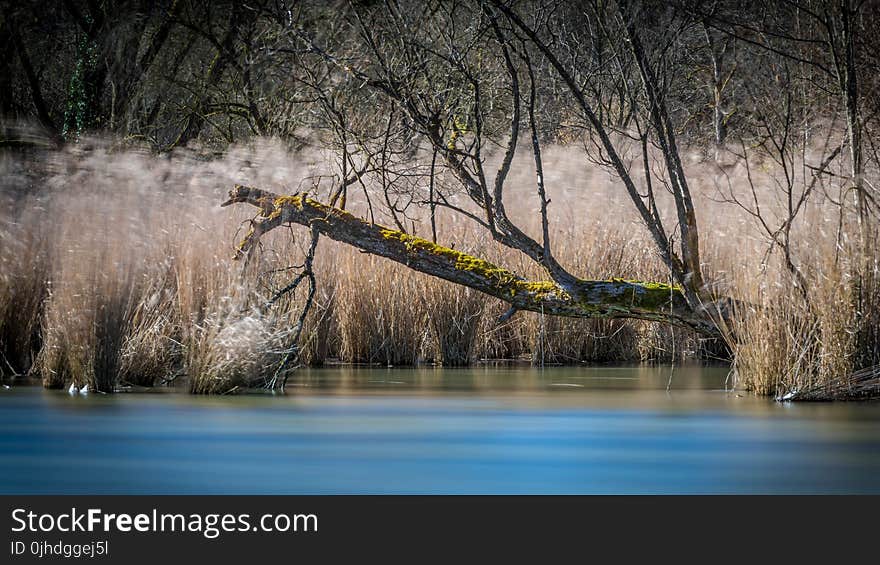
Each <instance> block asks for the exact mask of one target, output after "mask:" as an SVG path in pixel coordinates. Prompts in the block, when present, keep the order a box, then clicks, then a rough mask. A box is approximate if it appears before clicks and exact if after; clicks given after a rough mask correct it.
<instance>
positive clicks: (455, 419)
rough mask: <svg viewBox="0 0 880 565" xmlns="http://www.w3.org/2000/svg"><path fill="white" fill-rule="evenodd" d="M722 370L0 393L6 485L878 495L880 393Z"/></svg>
mask: <svg viewBox="0 0 880 565" xmlns="http://www.w3.org/2000/svg"><path fill="white" fill-rule="evenodd" d="M726 379H727V369H725V368H705V367H702V368H701V367H676V368H675V369H674V371H671V370H670V368H669V367H665V368H649V367H590V368H547V369H544V370H541V369H534V368H529V367H514V368H511V367H506V368H488V367H481V368H476V369H469V370H441V369H418V370H412V369H355V368H344V369H323V370H311V371H303V372H302V373H300V374H299V375H298V378H297V382H295V383H293V385H294V386H290V387H289V388H288V393H287V394H286V395H269V394H260V395H239V396H233V397H211V398H203V397H192V396H189V395H187V394H183V393H179V392H173V391H165V392H131V393H121V394H116V395H96V394H91V395H89V396H87V397H82V396H77V397H71V396H69V395H68V394H67V393H65V392H59V391H45V390H42V389H41V388H39V387H32V386H28V387H25V386H19V387H12V388H9V389H3V390H0V469H2V482H0V492H3V493H132V494H134V493H162V494H176V493H196V494H214V493H254V494H256V493H284V494H309V493H348V494H354V493H439V494H452V493H465V494H467V493H482V494H490V493H505V494H507V493H530V494H573V493H880V404H877V403H873V404H871V403H823V404H779V403H775V402H773V401H770V400H767V399H763V398H755V397H752V396H750V395H747V394H743V393H736V392H729V391H727V390H725V389H726V388H727V387H729V385H730V383H729V382H727V380H726Z"/></svg>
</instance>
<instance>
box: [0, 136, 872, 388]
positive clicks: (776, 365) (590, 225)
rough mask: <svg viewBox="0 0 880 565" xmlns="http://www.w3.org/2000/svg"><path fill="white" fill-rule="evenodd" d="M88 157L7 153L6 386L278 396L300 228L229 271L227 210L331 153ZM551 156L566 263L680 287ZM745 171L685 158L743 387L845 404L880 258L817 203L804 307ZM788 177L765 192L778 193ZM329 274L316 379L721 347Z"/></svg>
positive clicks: (572, 152)
mask: <svg viewBox="0 0 880 565" xmlns="http://www.w3.org/2000/svg"><path fill="white" fill-rule="evenodd" d="M83 145H84V144H83ZM83 145H80V146H79V147H73V148H71V149H68V150H66V151H65V152H62V153H51V154H46V155H42V156H40V157H39V158H36V159H33V160H26V159H23V158H21V157H16V156H13V155H12V154H6V155H4V156H2V160H0V167H2V176H3V179H4V180H3V184H2V185H0V199H2V209H0V236H2V239H0V241H2V243H0V265H2V273H0V353H2V356H3V357H2V359H0V371H2V373H3V375H4V378H10V377H11V376H15V375H24V374H28V373H29V374H31V375H34V376H37V377H39V378H41V379H42V380H43V383H44V384H45V385H46V386H49V387H67V386H69V385H70V384H71V383H74V384H76V385H77V386H83V385H86V384H88V385H89V386H90V387H92V388H96V389H99V390H113V389H114V388H116V387H119V386H127V385H135V386H155V385H161V384H164V383H167V382H171V381H175V380H180V379H185V380H186V381H187V382H188V383H189V387H190V390H192V391H193V392H197V393H225V392H230V391H234V390H237V389H239V388H244V387H250V386H259V385H261V384H263V383H264V381H265V379H266V378H267V377H268V376H271V373H272V371H273V370H274V367H275V366H276V365H277V363H278V362H279V360H280V359H281V357H282V356H283V354H284V352H285V350H286V349H287V348H288V347H290V346H291V343H290V339H291V329H290V328H291V327H292V325H293V320H294V318H295V317H296V316H297V315H298V311H299V310H298V308H299V304H300V300H299V298H300V297H296V298H294V299H291V300H286V299H285V300H282V301H280V302H279V303H277V304H276V305H275V306H273V307H271V308H267V307H266V306H265V300H266V299H267V297H268V296H271V294H272V292H273V291H274V290H277V289H278V288H280V287H281V286H283V285H284V284H285V283H286V282H287V281H288V280H289V278H290V277H291V275H290V273H291V272H293V271H292V270H291V268H290V267H291V266H294V265H296V264H298V263H299V262H301V258H302V255H303V252H304V249H303V246H304V237H305V235H304V232H303V231H302V230H299V229H294V230H291V231H290V232H285V231H284V230H276V232H275V233H273V234H271V235H270V236H269V237H267V238H266V239H265V241H264V244H263V249H262V250H261V252H260V253H258V254H255V255H254V257H253V258H252V260H251V261H250V262H249V263H247V264H245V263H244V262H236V261H232V260H231V255H232V249H233V245H234V242H235V239H236V237H237V235H238V236H240V235H241V233H242V230H243V229H244V227H246V226H245V225H244V224H243V222H245V221H246V220H247V218H248V214H249V213H250V211H249V210H247V209H245V208H244V207H238V208H237V207H231V208H219V207H218V203H219V202H220V201H221V200H222V197H223V195H224V193H225V191H226V190H227V189H228V187H229V186H230V185H232V184H233V183H237V182H243V183H249V184H254V185H257V186H264V187H266V188H269V189H272V190H274V191H277V192H282V193H285V192H287V193H289V192H295V191H297V190H299V189H300V187H301V186H302V183H303V182H304V180H303V179H307V182H309V183H311V182H313V181H312V180H308V179H313V178H315V175H318V174H320V173H326V172H327V171H328V170H330V163H329V160H328V159H327V158H326V157H325V156H322V155H321V154H317V153H316V154H313V155H310V154H304V153H300V154H295V155H294V154H291V153H289V152H287V151H285V150H284V149H283V148H282V147H281V146H280V145H278V144H275V143H271V142H257V143H255V144H253V145H252V146H248V147H237V148H233V149H231V150H230V151H229V152H228V153H227V154H225V155H223V156H222V157H218V158H215V159H210V160H209V159H205V158H204V157H202V156H199V155H197V154H195V153H186V152H175V153H174V154H172V155H169V156H155V155H152V154H149V153H148V152H144V151H137V150H134V149H130V148H129V149H124V150H123V149H114V148H112V147H109V146H104V145H102V144H100V143H97V142H94V143H93V145H94V146H93V147H91V148H90V149H83ZM545 161H546V162H545V169H546V171H547V175H546V177H547V178H546V182H547V186H548V190H550V192H551V194H550V196H551V197H552V203H551V214H552V218H551V220H552V221H553V226H554V231H553V233H552V237H553V242H554V249H555V250H556V253H557V255H558V257H559V259H560V260H561V261H562V262H563V263H564V264H566V265H567V266H569V267H570V268H571V269H572V270H573V271H574V272H576V273H578V274H579V275H580V276H582V277H584V278H608V277H617V276H624V277H627V278H634V279H644V280H659V281H666V280H668V278H669V275H668V273H666V272H665V270H664V268H663V267H662V264H661V262H660V261H659V259H658V258H657V256H656V253H655V252H654V248H653V244H652V243H651V241H650V240H649V238H648V237H647V234H645V232H644V230H643V229H642V228H641V226H640V224H639V223H638V221H637V220H636V218H635V217H634V214H633V212H632V210H631V205H630V204H629V203H628V202H627V201H626V199H625V195H624V194H623V193H622V191H621V190H620V188H619V186H618V185H617V184H616V183H615V182H614V179H613V178H612V177H611V176H609V175H608V174H607V173H606V172H604V171H601V170H597V169H596V168H595V167H592V166H591V165H589V164H588V163H587V162H586V160H585V159H583V156H582V154H581V153H580V152H579V150H578V149H577V148H565V147H553V148H548V150H547V155H546V158H545ZM737 166H738V165H735V166H732V167H729V168H728V169H727V170H726V173H725V172H722V171H721V170H720V169H719V168H718V166H717V165H716V164H715V163H713V162H707V161H701V160H700V159H697V158H696V157H694V158H692V159H691V161H690V163H689V164H688V169H689V172H690V173H691V175H692V176H691V183H692V186H693V188H694V190H695V191H696V192H697V193H699V194H700V196H699V198H698V204H699V206H700V207H699V208H698V210H699V213H700V219H701V222H702V236H703V245H704V253H703V255H704V260H705V261H706V263H707V265H708V266H710V267H711V269H709V268H708V267H707V273H706V274H707V278H708V279H709V280H710V281H711V283H712V285H713V289H714V290H715V291H716V292H717V293H719V294H723V295H730V296H734V297H736V298H738V299H740V300H742V301H743V302H744V303H747V304H750V305H752V306H753V307H752V308H743V309H741V311H740V312H739V314H738V317H739V320H740V322H739V323H738V324H736V327H735V328H733V329H732V331H733V332H734V333H735V334H736V346H735V354H736V361H735V369H736V374H737V377H738V381H739V384H740V385H741V386H743V387H745V388H748V389H750V390H754V391H756V392H758V393H761V394H773V395H784V394H786V393H790V392H792V391H807V390H812V391H816V390H825V391H831V389H834V391H843V390H846V387H845V386H842V385H841V384H840V383H844V382H846V379H848V378H849V377H848V375H852V374H853V373H855V372H856V371H857V370H859V369H865V368H866V367H870V366H872V365H876V364H880V352H878V350H880V345H878V331H880V330H878V327H880V304H878V303H880V288H878V280H880V276H878V275H877V269H878V260H877V255H876V252H871V253H865V252H864V247H863V246H860V244H859V243H858V242H856V241H850V240H845V241H844V240H842V239H841V237H844V238H845V237H849V236H848V235H847V234H851V233H855V232H854V230H853V229H851V226H849V225H848V222H849V219H848V218H847V217H846V215H844V217H843V218H841V216H840V209H839V207H838V206H836V205H835V204H833V202H832V201H831V200H830V199H822V198H818V197H817V198H816V199H814V200H812V201H811V202H810V203H809V205H808V208H809V210H808V211H807V213H808V216H807V218H808V221H799V222H798V224H797V226H796V227H795V230H796V234H795V235H796V237H794V238H793V240H794V241H796V242H797V244H796V245H795V246H794V248H793V249H792V251H793V253H794V255H795V256H796V257H797V258H798V264H799V266H800V268H801V270H802V271H803V272H804V274H805V276H806V277H807V279H808V280H809V281H810V297H809V299H808V300H804V298H803V296H802V294H801V293H800V292H799V291H797V289H794V288H793V286H792V284H791V278H790V275H789V274H788V273H787V272H786V270H785V269H784V268H783V267H782V265H781V262H780V261H779V253H778V252H774V253H771V254H768V253H767V249H768V243H767V240H766V239H765V238H762V237H761V236H760V234H759V233H758V231H757V230H756V226H755V221H754V218H752V217H751V216H750V215H749V214H747V213H745V212H744V211H743V210H741V209H739V208H737V207H736V206H734V205H731V204H729V203H722V202H719V201H718V200H719V198H718V196H719V190H721V191H722V192H724V191H728V190H735V191H740V192H745V191H748V190H749V186H748V185H746V184H745V180H744V179H745V175H744V174H742V170H737ZM773 174H774V173H773V171H772V170H771V169H768V170H766V171H765V172H763V173H761V174H756V175H753V179H752V180H753V182H757V185H758V187H759V189H760V190H764V191H772V190H773V186H774V185H773V183H772V182H770V181H771V180H772V177H773ZM761 175H763V176H761ZM762 179H763V180H762ZM532 182H533V181H532V178H531V172H530V170H529V168H528V167H527V166H523V167H521V169H516V170H514V171H513V172H512V174H511V177H510V188H509V191H508V193H507V194H508V202H510V204H508V208H510V209H511V210H512V213H513V215H514V217H515V218H518V219H519V220H520V222H521V223H522V224H523V225H525V226H526V227H527V228H528V230H529V231H532V232H534V233H537V230H538V229H539V226H538V225H537V223H536V220H535V219H534V215H535V214H534V212H535V208H536V206H537V204H536V200H535V199H534V196H533V194H532V192H533V187H532ZM762 182H763V184H762ZM309 186H310V187H311V186H312V185H309ZM317 190H318V192H320V191H321V190H325V188H322V185H318V188H317ZM766 196H767V199H768V202H770V201H772V200H773V198H772V194H770V193H769V192H768V193H767V194H766ZM352 200H353V201H354V202H353V204H351V206H352V207H353V208H354V210H355V211H356V212H360V213H365V210H363V209H359V208H358V206H357V201H356V199H355V198H354V197H352ZM770 210H771V212H769V213H773V212H772V206H770ZM412 220H413V223H412V225H413V226H414V227H415V229H416V231H417V232H418V233H419V235H422V236H425V235H426V234H427V233H429V230H428V227H427V222H426V219H425V217H424V216H423V215H418V214H415V215H413V218H412ZM376 221H378V222H382V223H389V224H390V223H391V222H390V220H389V219H388V218H386V217H382V216H379V217H377V218H376ZM438 228H439V234H440V240H441V242H443V243H447V244H448V243H455V244H456V248H457V249H463V250H467V251H471V252H477V253H479V254H481V255H483V256H486V257H488V258H490V259H491V260H494V261H498V262H501V263H503V264H505V265H507V266H509V267H510V268H512V269H514V270H517V271H519V272H522V273H523V274H526V275H529V276H534V277H541V278H543V277H542V275H541V274H540V273H539V272H537V271H536V270H535V268H534V267H533V266H530V265H528V264H527V262H526V261H525V260H524V259H523V258H522V257H521V256H517V255H515V254H513V253H511V252H510V251H508V250H504V249H499V248H497V247H495V246H494V244H492V243H491V242H488V243H487V242H486V241H485V238H482V236H481V235H480V234H478V233H476V232H475V231H474V230H473V228H472V227H470V226H468V225H467V224H465V223H464V222H463V221H462V220H461V219H460V218H459V219H455V218H453V217H452V216H451V215H450V214H448V213H446V212H442V213H441V214H440V215H439V217H438ZM838 228H839V229H838ZM841 234H842V235H841ZM841 242H843V243H841ZM316 266H317V270H318V279H319V290H318V294H317V297H316V302H315V307H314V308H313V310H312V312H311V314H310V316H309V318H308V319H307V321H306V327H305V330H304V333H303V339H302V347H303V352H302V355H301V361H302V362H304V363H308V364H313V365H318V364H322V363H324V362H325V361H327V360H329V359H338V360H341V361H344V362H352V363H380V364H383V365H411V364H415V363H419V362H434V363H442V364H444V365H450V366H460V365H466V364H468V363H471V362H473V361H474V360H476V359H531V360H532V362H535V363H541V362H543V363H583V362H620V361H635V360H655V361H669V360H673V359H675V360H680V359H687V358H696V357H702V358H707V357H709V358H711V357H712V356H717V355H719V353H720V349H721V348H719V347H718V346H717V344H707V343H705V342H704V340H701V339H699V338H698V337H697V336H694V335H693V334H691V333H689V332H686V331H684V330H681V329H677V328H669V327H664V326H659V325H657V324H650V323H644V322H631V321H622V320H573V319H562V318H551V317H542V316H541V315H540V314H531V313H528V314H524V313H519V314H517V315H516V316H514V317H513V318H511V319H510V320H507V321H506V322H503V323H499V322H498V317H499V316H500V315H501V314H502V313H503V312H504V310H505V308H504V306H503V305H501V304H499V303H498V301H496V300H494V299H489V298H487V297H485V296H483V295H481V294H478V293H475V292H473V291H470V290H467V289H463V288H459V287H455V286H452V285H450V284H448V283H445V282H443V281H439V280H436V279H430V278H428V277H426V276H424V275H421V274H418V273H414V272H412V271H410V270H408V269H406V268H405V267H403V266H400V265H397V264H392V263H390V262H388V261H385V260H383V259H380V258H377V257H374V256H368V255H364V254H361V253H359V252H357V251H356V250H353V249H350V248H346V247H343V246H340V245H337V244H335V243H334V242H331V241H328V240H322V242H321V244H320V246H319V254H318V258H317V262H316ZM823 386H824V387H826V388H825V389H822V388H821V387H823Z"/></svg>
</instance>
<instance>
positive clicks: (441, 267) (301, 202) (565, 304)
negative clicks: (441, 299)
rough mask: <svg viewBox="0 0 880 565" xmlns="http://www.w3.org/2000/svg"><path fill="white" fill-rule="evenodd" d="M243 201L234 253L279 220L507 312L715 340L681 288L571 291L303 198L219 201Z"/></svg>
mask: <svg viewBox="0 0 880 565" xmlns="http://www.w3.org/2000/svg"><path fill="white" fill-rule="evenodd" d="M234 203H247V204H251V205H253V206H256V207H257V208H259V209H260V212H259V215H258V216H257V217H256V218H254V219H253V220H252V222H251V229H250V230H249V232H248V233H247V235H246V236H245V237H244V239H243V240H242V241H241V243H239V245H238V248H237V251H236V253H237V255H238V256H239V257H241V256H244V255H246V254H247V253H248V252H250V251H251V250H252V249H253V248H254V247H255V246H256V245H257V243H258V242H259V240H260V237H261V236H262V235H263V234H265V233H267V232H268V231H270V230H272V229H274V228H277V227H279V226H282V225H285V224H299V225H302V226H308V227H312V228H314V229H316V230H317V231H318V232H320V233H321V234H322V235H325V236H327V237H329V238H330V239H333V240H335V241H339V242H341V243H345V244H348V245H351V246H353V247H356V248H358V249H360V250H362V251H365V252H367V253H372V254H374V255H379V256H382V257H385V258H388V259H390V260H392V261H395V262H397V263H400V264H403V265H406V266H407V267H409V268H410V269H413V270H415V271H419V272H422V273H425V274H427V275H430V276H434V277H438V278H441V279H444V280H447V281H450V282H453V283H456V284H460V285H463V286H467V287H470V288H473V289H476V290H479V291H480V292H483V293H485V294H488V295H490V296H494V297H496V298H499V299H501V300H503V301H504V302H507V303H508V304H510V305H511V310H512V311H516V310H527V311H532V312H543V313H544V314H547V315H553V316H569V317H576V318H632V319H638V320H650V321H656V322H665V323H671V324H675V325H679V326H685V327H688V328H691V329H693V330H695V331H697V332H699V333H701V334H703V335H707V336H711V337H720V332H719V330H718V328H717V326H716V324H715V323H713V322H712V319H711V317H710V316H709V314H708V312H710V310H709V309H708V308H707V309H705V310H704V311H702V312H694V311H693V310H692V309H691V308H690V307H689V306H688V304H687V301H686V300H685V297H684V295H683V294H682V292H681V289H680V288H679V287H677V286H672V285H669V284H665V283H654V282H641V281H633V280H626V279H611V280H579V281H578V293H577V294H578V296H577V297H573V296H572V294H571V293H569V292H566V291H565V290H563V289H562V288H561V287H560V286H559V285H558V284H557V283H555V282H553V281H530V280H527V279H525V278H523V277H521V276H519V275H517V274H515V273H513V272H512V271H509V270H508V269H506V268H504V267H500V266H498V265H495V264H493V263H490V262H489V261H486V260H484V259H481V258H479V257H475V256H472V255H468V254H467V253H462V252H461V251H456V250H454V249H450V248H447V247H443V246H440V245H436V244H434V243H432V242H430V241H428V240H426V239H422V238H420V237H416V236H412V235H409V234H406V233H403V232H401V231H398V230H393V229H389V228H387V227H384V226H381V225H378V224H373V223H370V222H367V221H365V220H363V219H361V218H358V217H356V216H354V215H353V214H351V213H349V212H346V211H345V210H341V209H339V208H335V207H331V206H328V205H326V204H323V203H321V202H318V201H317V200H313V199H311V198H308V196H307V195H299V194H297V195H293V196H281V195H278V194H274V193H272V192H268V191H265V190H262V189H259V188H254V187H248V186H242V185H235V187H233V189H232V190H230V192H229V199H228V200H226V201H225V202H223V204H221V206H228V205H230V204H234Z"/></svg>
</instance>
